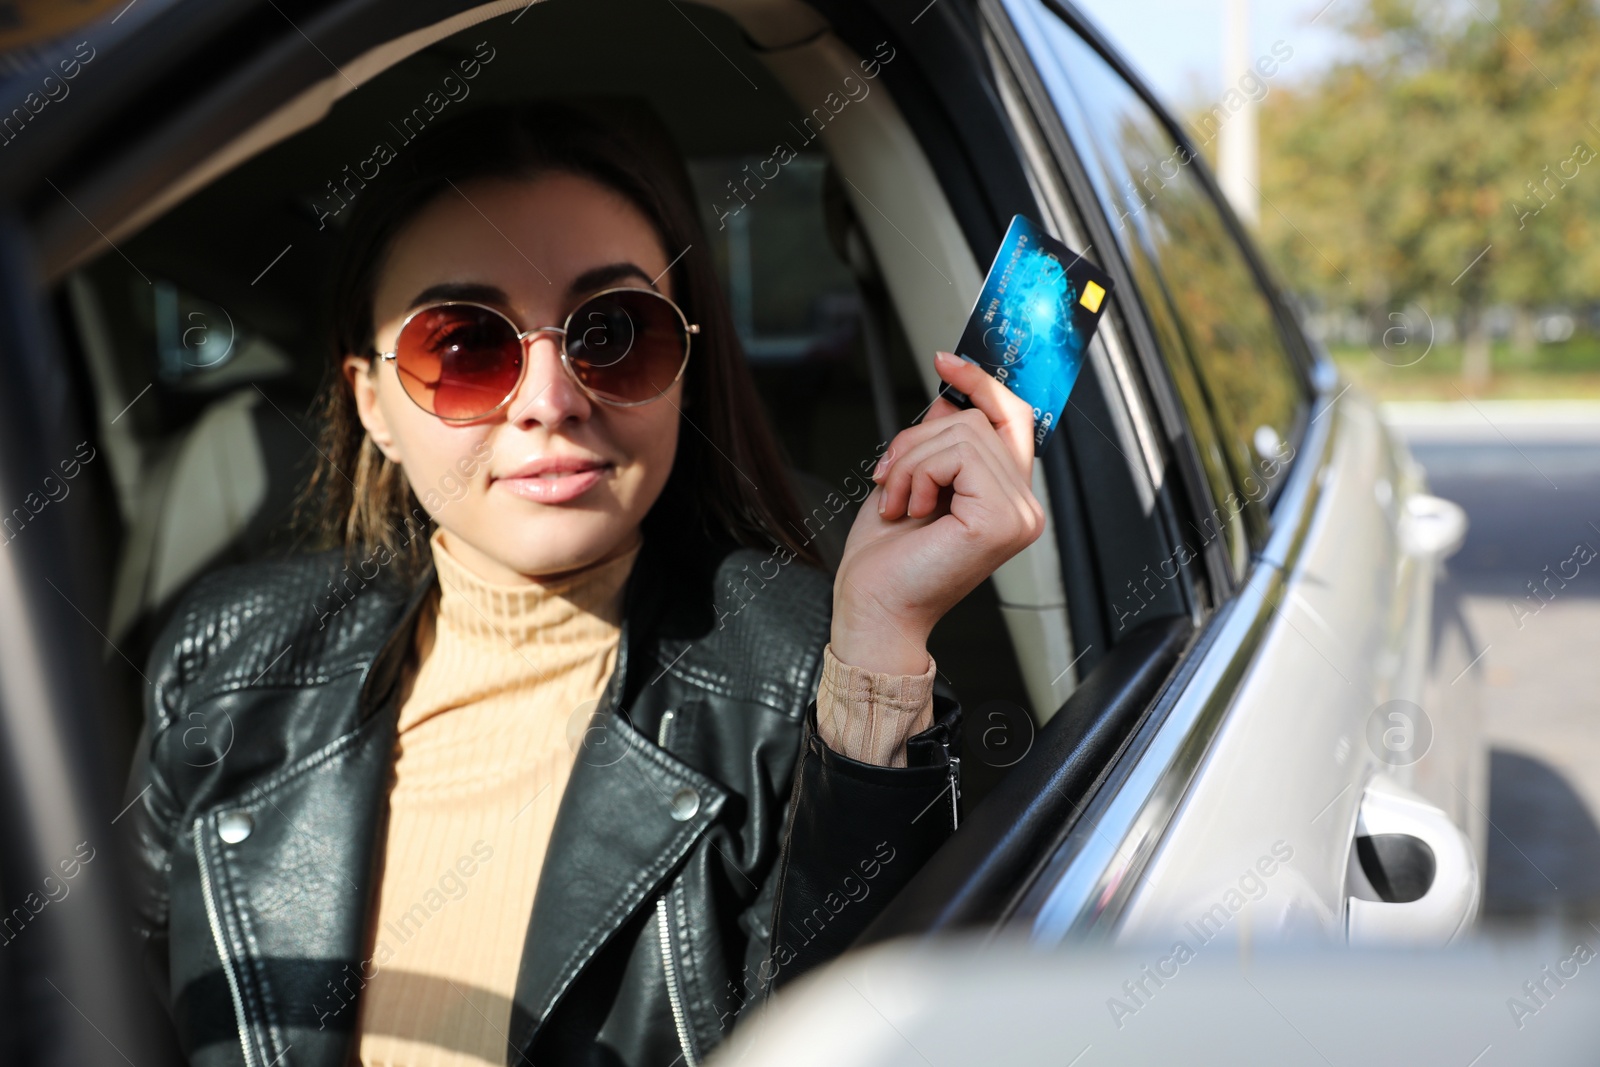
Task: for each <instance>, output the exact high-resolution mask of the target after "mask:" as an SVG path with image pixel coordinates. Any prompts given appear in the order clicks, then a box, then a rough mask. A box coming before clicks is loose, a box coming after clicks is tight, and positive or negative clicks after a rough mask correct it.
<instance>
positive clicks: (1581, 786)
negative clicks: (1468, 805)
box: [1385, 402, 1600, 916]
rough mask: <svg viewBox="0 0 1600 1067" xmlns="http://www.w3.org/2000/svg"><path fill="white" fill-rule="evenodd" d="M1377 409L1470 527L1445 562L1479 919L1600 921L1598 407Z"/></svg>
mask: <svg viewBox="0 0 1600 1067" xmlns="http://www.w3.org/2000/svg"><path fill="white" fill-rule="evenodd" d="M1385 413H1386V415H1387V417H1388V418H1389V421H1390V423H1391V424H1392V425H1394V426H1395V428H1396V429H1397V430H1399V431H1400V433H1401V434H1402V436H1404V437H1405V439H1406V440H1407V442H1408V443H1409V444H1410V446H1411V449H1412V452H1413V454H1414V455H1415V456H1416V457H1417V459H1418V460H1419V461H1421V463H1422V464H1423V466H1425V467H1426V468H1427V470H1428V482H1429V485H1430V487H1431V489H1432V491H1433V492H1434V493H1436V494H1437V495H1439V496H1442V497H1446V498H1448V499H1450V500H1454V501H1455V502H1456V503H1458V504H1460V505H1461V506H1462V507H1464V508H1465V509H1466V510H1467V515H1468V518H1469V519H1470V521H1471V524H1472V525H1471V529H1470V531H1469V532H1468V534H1467V540H1466V544H1465V545H1464V546H1463V547H1462V549H1461V551H1460V552H1459V553H1458V554H1457V555H1456V556H1455V557H1454V558H1453V559H1452V560H1451V561H1450V564H1449V566H1450V570H1451V573H1452V575H1454V576H1455V578H1456V579H1457V580H1458V582H1459V584H1460V586H1461V587H1462V589H1463V591H1464V592H1465V593H1466V594H1467V596H1466V604H1465V613H1466V616H1467V620H1468V626H1469V627H1470V629H1471V631H1472V634H1473V639H1474V642H1475V648H1477V649H1479V650H1483V659H1482V660H1481V661H1480V664H1479V665H1480V667H1481V668H1482V679H1483V689H1482V696H1483V710H1484V727H1485V730H1486V732H1487V734H1488V739H1489V743H1490V745H1491V746H1492V749H1491V768H1490V810H1489V818H1490V821H1491V823H1492V824H1493V828H1492V829H1491V830H1490V840H1489V858H1488V891H1487V900H1486V910H1487V911H1488V912H1489V913H1490V914H1491V915H1499V916H1514V915H1528V914H1548V913H1551V912H1568V913H1572V912H1577V913H1582V914H1585V915H1590V916H1594V915H1600V404H1588V403H1560V402H1558V403H1551V404H1538V405H1534V404H1520V403H1490V402H1478V403H1476V404H1465V403H1457V404H1439V405H1411V404H1407V405H1391V406H1389V407H1388V408H1386V411H1385ZM1574 575H1575V576H1574Z"/></svg>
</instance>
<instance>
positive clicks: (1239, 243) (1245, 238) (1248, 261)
mask: <svg viewBox="0 0 1600 1067" xmlns="http://www.w3.org/2000/svg"><path fill="white" fill-rule="evenodd" d="M985 2H990V0H985ZM992 2H993V3H994V4H995V6H996V7H998V8H1000V9H1002V10H1004V9H1005V7H1006V5H1007V4H1008V3H1020V4H1029V5H1032V6H1033V7H1034V8H1035V11H1036V14H1037V15H1039V16H1041V17H1049V18H1055V19H1057V20H1059V21H1060V22H1061V24H1062V25H1063V27H1064V28H1065V29H1066V30H1067V31H1068V32H1071V33H1074V34H1076V35H1077V37H1078V38H1079V39H1080V40H1081V41H1082V42H1083V43H1084V44H1085V45H1086V46H1087V47H1088V48H1089V49H1090V50H1091V51H1093V52H1094V54H1095V55H1097V56H1098V57H1099V59H1100V60H1101V61H1102V62H1104V63H1105V64H1106V66H1107V68H1108V69H1109V71H1110V72H1111V73H1112V74H1113V75H1114V76H1115V77H1118V78H1120V79H1121V80H1122V82H1123V83H1124V84H1125V85H1126V86H1127V88H1128V89H1129V90H1130V91H1131V92H1132V93H1133V95H1134V96H1135V97H1136V98H1137V99H1138V100H1139V102H1140V103H1141V104H1143V105H1144V107H1146V108H1147V109H1148V111H1149V112H1150V114H1151V116H1152V117H1153V118H1154V119H1155V120H1156V121H1157V122H1158V123H1159V124H1160V126H1161V128H1162V130H1163V132H1165V133H1166V134H1167V136H1169V137H1170V138H1172V140H1173V142H1174V145H1175V146H1177V147H1179V148H1181V149H1182V150H1184V151H1186V152H1187V153H1188V154H1189V156H1190V157H1191V158H1190V162H1189V164H1188V166H1187V168H1186V169H1187V170H1188V171H1190V172H1191V174H1192V175H1193V178H1194V180H1195V181H1196V182H1197V183H1198V185H1199V187H1200V189H1201V190H1202V191H1203V193H1204V195H1205V196H1206V197H1207V198H1208V199H1209V201H1210V205H1211V207H1212V209H1213V210H1214V211H1215V212H1216V215H1217V217H1218V218H1219V219H1220V220H1221V222H1222V225H1223V229H1224V231H1225V235H1226V238H1227V239H1228V240H1230V241H1231V242H1232V244H1233V247H1234V248H1235V249H1236V250H1237V251H1238V253H1239V254H1240V256H1241V257H1242V258H1243V260H1244V263H1245V265H1246V268H1247V269H1248V270H1249V272H1250V275H1251V279H1252V281H1253V282H1254V283H1255V286H1256V290H1257V292H1258V293H1259V294H1260V296H1261V297H1262V299H1263V300H1265V302H1266V304H1267V307H1268V310H1269V312H1270V314H1271V316H1272V320H1273V325H1274V328H1275V331H1276V337H1277V340H1278V343H1279V345H1280V346H1281V348H1282V349H1283V352H1284V355H1285V356H1286V357H1287V358H1286V362H1287V365H1288V368H1289V370H1290V371H1291V373H1292V375H1293V377H1294V380H1295V381H1294V384H1295V386H1296V387H1297V390H1298V393H1297V398H1296V399H1297V401H1298V403H1297V406H1296V413H1295V421H1294V423H1293V425H1292V426H1291V427H1290V432H1289V433H1288V434H1287V435H1286V436H1285V438H1284V440H1285V443H1286V444H1288V445H1289V446H1290V448H1291V449H1292V450H1293V451H1292V453H1291V455H1293V456H1298V454H1299V452H1300V450H1301V448H1302V446H1303V444H1304V440H1305V432H1306V427H1307V425H1308V423H1309V420H1310V418H1311V417H1312V416H1311V409H1312V407H1313V405H1314V400H1315V397H1316V394H1317V392H1318V388H1319V386H1318V380H1317V377H1316V375H1317V366H1318V357H1317V354H1316V352H1315V351H1314V350H1313V349H1312V347H1311V345H1310V344H1309V342H1308V341H1307V340H1306V337H1305V334H1304V332H1303V331H1302V329H1301V328H1300V325H1299V321H1298V318H1297V316H1296V314H1295V312H1294V310H1293V308H1292V307H1291V305H1290V304H1289V303H1288V302H1287V300H1286V299H1285V298H1284V295H1283V290H1282V288H1281V286H1280V285H1279V284H1278V281H1277V278H1276V276H1275V275H1274V273H1273V271H1272V269H1271V267H1270V266H1269V265H1268V264H1267V263H1266V262H1265V260H1264V259H1263V258H1262V256H1261V254H1260V252H1259V250H1258V249H1257V248H1256V246H1255V244H1254V241H1253V239H1252V238H1251V237H1250V235H1249V233H1248V232H1247V231H1246V230H1245V228H1244V226H1243V223H1242V222H1241V221H1240V220H1239V218H1238V215H1237V213H1236V212H1235V211H1234V210H1233V208H1232V206H1231V205H1230V204H1229V203H1228V201H1227V198H1226V196H1224V195H1223V193H1222V190H1221V187H1220V185H1219V184H1218V183H1217V180H1216V177H1215V175H1214V174H1213V173H1212V172H1211V169H1210V166H1209V165H1208V164H1207V163H1206V161H1205V158H1204V157H1203V156H1202V155H1201V154H1200V151H1199V148H1198V146H1196V145H1195V143H1194V141H1193V140H1192V138H1190V137H1189V135H1188V133H1187V131H1186V130H1185V129H1184V128H1183V126H1182V125H1181V124H1180V123H1179V122H1178V121H1177V120H1176V119H1175V118H1174V117H1173V116H1172V114H1171V113H1170V112H1169V111H1168V110H1167V109H1166V107H1165V106H1164V105H1163V104H1162V102H1161V101H1160V100H1159V99H1158V98H1157V97H1156V95H1155V93H1154V92H1153V91H1152V90H1151V89H1150V87H1149V86H1148V85H1147V84H1146V83H1145V82H1144V80H1143V79H1142V78H1141V77H1140V75H1139V74H1138V73H1137V72H1136V71H1135V70H1133V69H1132V67H1131V66H1130V65H1129V64H1128V63H1127V62H1126V61H1125V60H1124V59H1123V58H1122V57H1121V56H1120V55H1119V54H1118V53H1117V52H1116V51H1115V50H1114V49H1113V48H1112V46H1111V45H1110V43H1109V42H1108V41H1107V40H1106V39H1105V38H1104V37H1103V36H1102V35H1101V34H1100V32H1099V31H1098V30H1097V29H1096V28H1095V27H1094V25H1093V24H1092V23H1091V22H1090V21H1089V20H1088V19H1087V18H1085V17H1084V16H1083V15H1082V14H1081V13H1080V12H1079V11H1078V10H1077V8H1076V7H1074V6H1073V5H1072V4H1071V2H1070V0H992ZM1007 14H1008V17H1009V12H1008V13H1007ZM1036 74H1037V72H1036ZM1047 92H1048V91H1047ZM1057 121H1058V122H1059V121H1060V120H1059V119H1058V120H1057ZM1063 125H1064V123H1063ZM1064 132H1065V131H1064ZM1067 140H1068V141H1069V142H1070V134H1069V135H1067ZM1091 154H1093V153H1091ZM1085 184H1086V187H1087V188H1088V190H1089V194H1090V195H1091V196H1094V194H1093V191H1092V186H1089V185H1088V179H1087V174H1085ZM1094 201H1095V203H1096V205H1097V207H1098V206H1099V201H1098V197H1095V198H1094ZM1101 214H1102V215H1103V214H1104V210H1103V209H1101ZM1140 303H1141V305H1142V304H1143V301H1142V300H1141V301H1140ZM1173 313H1174V314H1175V313H1176V309H1174V311H1173ZM1145 314H1146V315H1147V316H1148V315H1149V314H1150V310H1149V309H1148V308H1146V309H1145ZM1147 325H1152V327H1153V324H1147ZM1155 338H1156V334H1155V332H1154V330H1153V328H1152V329H1150V330H1149V331H1147V333H1146V337H1145V339H1146V340H1147V341H1148V342H1149V343H1151V344H1152V345H1154V346H1155V347H1156V351H1157V353H1158V356H1159V342H1157V341H1156V339H1155ZM1173 356H1174V359H1176V360H1182V361H1184V362H1185V363H1187V365H1188V373H1191V374H1193V375H1194V376H1195V378H1196V380H1197V381H1199V382H1200V383H1201V388H1202V389H1203V390H1204V391H1206V392H1207V393H1209V386H1207V385H1206V384H1205V376H1204V374H1203V373H1201V371H1200V368H1199V367H1197V366H1195V360H1194V357H1193V355H1192V353H1190V352H1188V351H1187V349H1185V350H1183V351H1179V352H1175V353H1174V354H1173ZM1163 370H1164V373H1165V374H1166V375H1170V374H1171V368H1169V367H1166V366H1165V363H1164V361H1163ZM1206 406H1207V411H1208V414H1209V416H1210V420H1211V428H1212V431H1213V432H1214V433H1215V434H1217V435H1218V436H1219V437H1220V436H1222V435H1223V428H1222V424H1221V421H1220V420H1219V419H1218V417H1217V415H1216V413H1215V412H1214V410H1212V405H1211V403H1210V400H1209V397H1208V399H1207V404H1206ZM1292 462H1293V460H1291V465H1292ZM1224 473H1225V474H1226V476H1227V480H1228V484H1230V485H1231V486H1232V488H1233V491H1234V492H1235V493H1236V494H1238V495H1239V497H1240V499H1243V500H1246V502H1247V509H1248V514H1250V515H1252V516H1255V517H1256V518H1255V519H1254V520H1253V521H1254V522H1255V524H1256V525H1257V529H1256V530H1255V531H1253V533H1252V535H1251V536H1250V537H1248V538H1247V541H1248V544H1249V547H1248V550H1247V552H1246V553H1244V556H1245V558H1243V559H1240V558H1237V557H1236V558H1235V560H1234V561H1233V562H1234V570H1235V573H1236V577H1237V578H1238V579H1242V578H1243V577H1244V576H1245V574H1247V573H1248V570H1249V567H1250V563H1249V558H1250V557H1255V556H1258V555H1259V554H1260V553H1261V551H1262V550H1263V549H1264V547H1265V545H1266V543H1267V542H1268V540H1269V539H1270V538H1271V535H1272V532H1273V528H1274V519H1273V514H1274V511H1275V509H1276V505H1277V502H1278V500H1279V499H1281V496H1282V486H1283V484H1284V481H1285V479H1284V478H1283V477H1282V476H1281V475H1280V477H1278V478H1277V479H1276V480H1275V481H1274V482H1273V483H1272V484H1271V485H1270V487H1269V491H1268V493H1267V494H1266V495H1265V496H1264V497H1262V498H1261V499H1259V500H1257V501H1250V500H1249V498H1248V494H1244V493H1242V492H1240V486H1239V485H1238V483H1237V479H1236V478H1235V477H1234V476H1233V473H1232V472H1231V471H1227V470H1225V471H1224ZM1210 513H1211V512H1210V511H1209V510H1207V511H1205V512H1204V514H1208V515H1209V514H1210Z"/></svg>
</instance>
